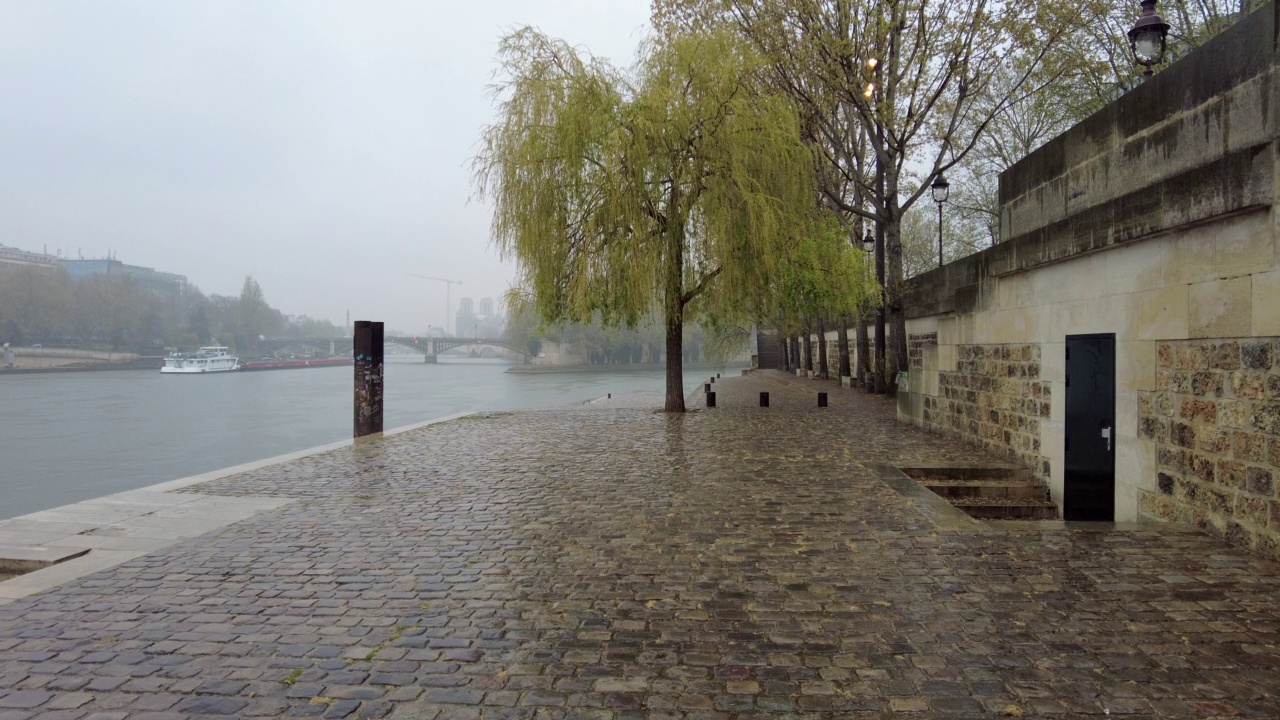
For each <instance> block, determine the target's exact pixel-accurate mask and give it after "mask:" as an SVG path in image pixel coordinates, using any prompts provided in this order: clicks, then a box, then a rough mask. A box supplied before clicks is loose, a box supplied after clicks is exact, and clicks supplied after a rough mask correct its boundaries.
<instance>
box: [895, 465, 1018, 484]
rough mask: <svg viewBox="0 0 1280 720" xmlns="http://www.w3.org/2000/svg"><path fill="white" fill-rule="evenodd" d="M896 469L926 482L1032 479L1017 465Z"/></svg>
mask: <svg viewBox="0 0 1280 720" xmlns="http://www.w3.org/2000/svg"><path fill="white" fill-rule="evenodd" d="M898 469H899V470H901V471H902V472H903V473H904V474H905V475H907V477H911V478H915V479H916V480H919V481H920V482H923V483H926V484H928V482H929V481H932V480H1027V481H1031V480H1034V476H1032V474H1031V471H1030V470H1028V469H1027V468H1025V467H1022V466H1019V465H974V466H967V465H945V466H944V465H937V466H930V465H918V466H910V467H899V468H898Z"/></svg>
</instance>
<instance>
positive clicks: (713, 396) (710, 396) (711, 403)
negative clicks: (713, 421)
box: [707, 392, 716, 408]
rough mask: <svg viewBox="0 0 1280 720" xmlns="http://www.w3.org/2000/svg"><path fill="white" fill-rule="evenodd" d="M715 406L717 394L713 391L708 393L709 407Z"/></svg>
mask: <svg viewBox="0 0 1280 720" xmlns="http://www.w3.org/2000/svg"><path fill="white" fill-rule="evenodd" d="M715 406H716V394H715V393H713V392H709V393H707V407H709V408H713V407H715Z"/></svg>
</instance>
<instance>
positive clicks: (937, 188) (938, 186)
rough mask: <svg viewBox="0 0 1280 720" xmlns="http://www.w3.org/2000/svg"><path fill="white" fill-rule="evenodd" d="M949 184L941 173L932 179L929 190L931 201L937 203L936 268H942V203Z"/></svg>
mask: <svg viewBox="0 0 1280 720" xmlns="http://www.w3.org/2000/svg"><path fill="white" fill-rule="evenodd" d="M950 188H951V183H949V182H947V178H945V177H944V176H943V175H942V173H938V177H936V178H934V179H933V184H932V185H930V186H929V189H930V190H931V191H933V201H934V202H936V203H938V267H942V203H944V202H946V201H947V195H948V194H949V191H950Z"/></svg>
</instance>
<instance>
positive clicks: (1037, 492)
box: [920, 479, 1049, 500]
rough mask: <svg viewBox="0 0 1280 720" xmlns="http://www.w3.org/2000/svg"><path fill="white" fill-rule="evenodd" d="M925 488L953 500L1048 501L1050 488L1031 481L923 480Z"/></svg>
mask: <svg viewBox="0 0 1280 720" xmlns="http://www.w3.org/2000/svg"><path fill="white" fill-rule="evenodd" d="M920 482H921V483H923V484H924V486H925V487H927V488H929V489H930V490H932V491H934V492H935V493H937V494H939V495H941V496H942V497H944V498H946V499H948V500H951V499H959V498H1010V499H1012V498H1020V499H1025V500H1048V499H1049V488H1047V487H1045V486H1044V484H1042V483H1039V482H1035V481H1031V480H1015V479H1000V480H991V479H982V480H932V479H931V480H921V481H920Z"/></svg>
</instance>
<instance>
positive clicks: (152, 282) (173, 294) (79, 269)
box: [62, 258, 187, 303]
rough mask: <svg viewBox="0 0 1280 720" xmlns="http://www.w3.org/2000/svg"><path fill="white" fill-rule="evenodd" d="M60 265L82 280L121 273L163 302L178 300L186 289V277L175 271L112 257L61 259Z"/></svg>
mask: <svg viewBox="0 0 1280 720" xmlns="http://www.w3.org/2000/svg"><path fill="white" fill-rule="evenodd" d="M62 266H63V267H64V268H66V270H67V274H69V275H70V276H71V278H72V279H73V280H83V279H85V278H88V277H92V276H95V275H107V276H118V275H123V276H127V277H130V278H132V279H134V280H136V281H137V282H138V283H139V284H141V285H142V286H143V287H145V288H147V289H148V290H150V291H151V292H153V293H155V294H156V295H158V296H159V297H160V298H162V299H163V300H164V301H165V302H174V303H176V302H178V301H179V300H180V299H181V298H182V296H183V295H185V294H186V291H187V277H186V276H185V275H178V274H176V273H167V272H159V271H157V270H155V269H154V268H149V267H142V266H140V265H128V264H126V263H123V262H120V261H119V260H116V259H114V258H90V259H87V260H85V259H81V260H63V261H62Z"/></svg>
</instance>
